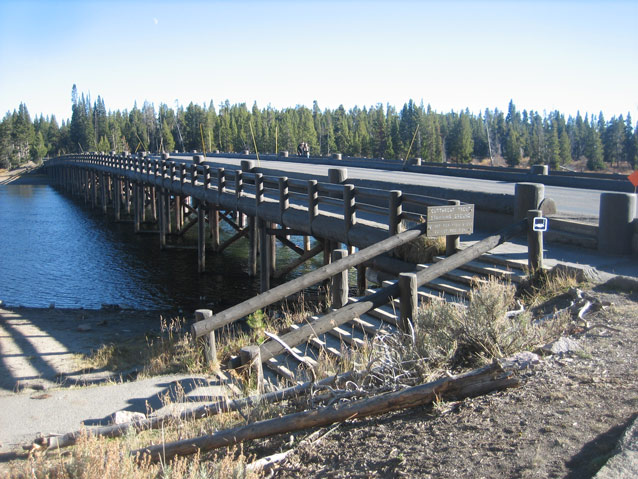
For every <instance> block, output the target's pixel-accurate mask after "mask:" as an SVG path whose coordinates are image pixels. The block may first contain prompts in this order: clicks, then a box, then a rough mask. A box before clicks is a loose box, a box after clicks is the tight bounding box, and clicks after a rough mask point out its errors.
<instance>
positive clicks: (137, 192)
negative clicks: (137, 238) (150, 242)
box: [133, 183, 144, 233]
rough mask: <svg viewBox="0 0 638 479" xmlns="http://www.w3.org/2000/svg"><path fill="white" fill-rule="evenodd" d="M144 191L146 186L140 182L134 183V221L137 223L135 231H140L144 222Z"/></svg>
mask: <svg viewBox="0 0 638 479" xmlns="http://www.w3.org/2000/svg"><path fill="white" fill-rule="evenodd" d="M143 191H144V187H143V186H142V185H140V184H139V183H133V218H134V219H133V221H134V224H135V227H134V229H135V232H136V233H139V232H140V225H141V223H142V204H143V201H144V200H143V198H142V195H143Z"/></svg>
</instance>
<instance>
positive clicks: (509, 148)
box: [503, 125, 521, 166]
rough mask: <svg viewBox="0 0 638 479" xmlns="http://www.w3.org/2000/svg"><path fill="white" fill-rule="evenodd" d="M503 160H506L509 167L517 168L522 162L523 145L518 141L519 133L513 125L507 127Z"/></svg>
mask: <svg viewBox="0 0 638 479" xmlns="http://www.w3.org/2000/svg"><path fill="white" fill-rule="evenodd" d="M503 158H505V161H506V162H507V164H508V165H509V166H516V165H518V164H519V163H520V162H521V145H520V143H519V139H518V132H517V131H516V129H515V128H514V127H513V126H511V125H510V126H508V127H507V130H506V134H505V144H504V145H503Z"/></svg>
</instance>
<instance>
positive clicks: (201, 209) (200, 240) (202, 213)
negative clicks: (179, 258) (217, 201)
mask: <svg viewBox="0 0 638 479" xmlns="http://www.w3.org/2000/svg"><path fill="white" fill-rule="evenodd" d="M205 270H206V203H204V202H203V201H200V202H199V204H198V205H197V271H198V272H200V273H203V272H204V271H205Z"/></svg>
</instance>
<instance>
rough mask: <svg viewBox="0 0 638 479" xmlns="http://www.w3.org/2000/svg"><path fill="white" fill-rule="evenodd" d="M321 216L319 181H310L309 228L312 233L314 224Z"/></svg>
mask: <svg viewBox="0 0 638 479" xmlns="http://www.w3.org/2000/svg"><path fill="white" fill-rule="evenodd" d="M317 214H319V190H318V189H317V180H308V228H309V229H310V230H311V231H312V222H313V220H314V219H315V218H316V217H317Z"/></svg>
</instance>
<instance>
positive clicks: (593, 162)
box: [583, 122, 605, 170]
mask: <svg viewBox="0 0 638 479" xmlns="http://www.w3.org/2000/svg"><path fill="white" fill-rule="evenodd" d="M585 123H586V122H585ZM583 155H584V156H585V157H586V158H587V168H588V169H590V170H602V169H604V168H605V163H604V162H603V145H602V142H601V141H600V135H599V134H598V130H597V129H596V128H595V127H594V126H593V125H588V126H586V129H585V138H584V144H583Z"/></svg>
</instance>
